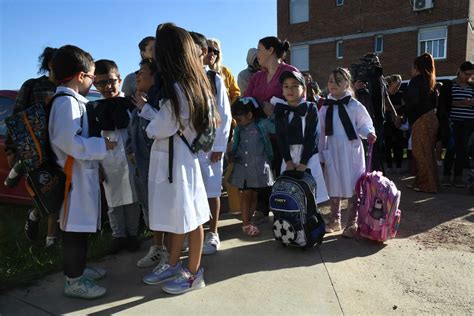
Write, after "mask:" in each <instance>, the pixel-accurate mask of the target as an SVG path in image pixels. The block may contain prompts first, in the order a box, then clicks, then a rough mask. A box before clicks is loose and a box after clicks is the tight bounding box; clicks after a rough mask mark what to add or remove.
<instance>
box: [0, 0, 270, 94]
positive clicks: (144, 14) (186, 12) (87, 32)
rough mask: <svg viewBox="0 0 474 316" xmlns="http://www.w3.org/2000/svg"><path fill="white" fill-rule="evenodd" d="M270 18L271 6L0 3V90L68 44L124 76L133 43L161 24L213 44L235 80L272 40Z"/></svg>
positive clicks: (214, 0)
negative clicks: (250, 54)
mask: <svg viewBox="0 0 474 316" xmlns="http://www.w3.org/2000/svg"><path fill="white" fill-rule="evenodd" d="M276 15H277V12H276V0H95V1H93V0H0V90H4V89H14V90H16V89H19V88H20V86H21V85H22V83H23V82H24V81H26V80H27V79H29V78H35V77H38V76H39V75H38V73H37V72H38V69H39V65H38V57H39V55H41V53H42V52H43V50H44V48H45V47H47V46H50V47H61V46H63V45H66V44H72V45H76V46H79V47H80V48H82V49H84V50H85V51H87V52H89V53H90V54H91V55H92V57H93V58H94V59H95V60H98V59H102V58H105V59H112V60H114V61H115V62H116V63H117V65H118V66H119V69H120V73H121V75H122V78H125V76H126V75H127V74H129V73H130V72H133V71H135V70H137V69H138V68H139V66H138V63H139V62H140V54H139V49H138V43H139V41H140V40H141V39H142V38H144V37H146V36H154V35H155V31H156V27H157V25H158V24H160V23H163V22H173V23H175V24H176V25H178V26H180V27H183V28H185V29H187V30H189V31H195V32H199V33H202V34H204V35H205V36H206V37H209V38H217V39H219V40H220V41H221V51H222V62H223V64H224V65H225V66H227V67H229V68H230V70H231V71H232V74H233V75H234V77H235V78H236V79H237V75H238V73H239V72H240V71H241V70H243V69H245V68H246V66H247V64H246V61H245V60H246V56H247V51H248V49H249V48H250V47H256V46H257V44H258V40H259V39H261V38H263V37H265V36H277V16H276Z"/></svg>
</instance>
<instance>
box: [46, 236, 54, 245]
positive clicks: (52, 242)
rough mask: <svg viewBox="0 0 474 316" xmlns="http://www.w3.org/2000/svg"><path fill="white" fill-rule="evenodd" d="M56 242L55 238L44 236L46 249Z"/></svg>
mask: <svg viewBox="0 0 474 316" xmlns="http://www.w3.org/2000/svg"><path fill="white" fill-rule="evenodd" d="M55 242H56V237H54V236H46V247H49V246H52V245H53V244H54V243H55Z"/></svg>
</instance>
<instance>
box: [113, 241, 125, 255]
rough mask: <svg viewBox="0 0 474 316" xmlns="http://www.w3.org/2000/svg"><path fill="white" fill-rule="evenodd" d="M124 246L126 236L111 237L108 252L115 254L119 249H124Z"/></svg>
mask: <svg viewBox="0 0 474 316" xmlns="http://www.w3.org/2000/svg"><path fill="white" fill-rule="evenodd" d="M126 246H127V238H125V237H118V238H115V237H113V238H112V242H111V244H110V253H111V254H116V253H117V252H119V251H120V250H122V249H125V247H126Z"/></svg>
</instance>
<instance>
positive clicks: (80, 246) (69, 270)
mask: <svg viewBox="0 0 474 316" xmlns="http://www.w3.org/2000/svg"><path fill="white" fill-rule="evenodd" d="M88 236H89V233H75V232H63V267H64V274H65V275H66V276H67V277H68V278H77V277H80V276H81V275H82V274H83V273H84V269H85V267H86V260H87V239H88Z"/></svg>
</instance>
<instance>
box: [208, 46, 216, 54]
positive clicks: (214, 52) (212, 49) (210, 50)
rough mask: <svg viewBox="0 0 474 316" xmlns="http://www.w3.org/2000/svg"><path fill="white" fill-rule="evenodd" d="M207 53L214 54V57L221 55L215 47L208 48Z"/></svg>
mask: <svg viewBox="0 0 474 316" xmlns="http://www.w3.org/2000/svg"><path fill="white" fill-rule="evenodd" d="M207 53H208V54H210V53H213V54H214V55H219V50H218V49H215V48H214V47H208V48H207Z"/></svg>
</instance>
